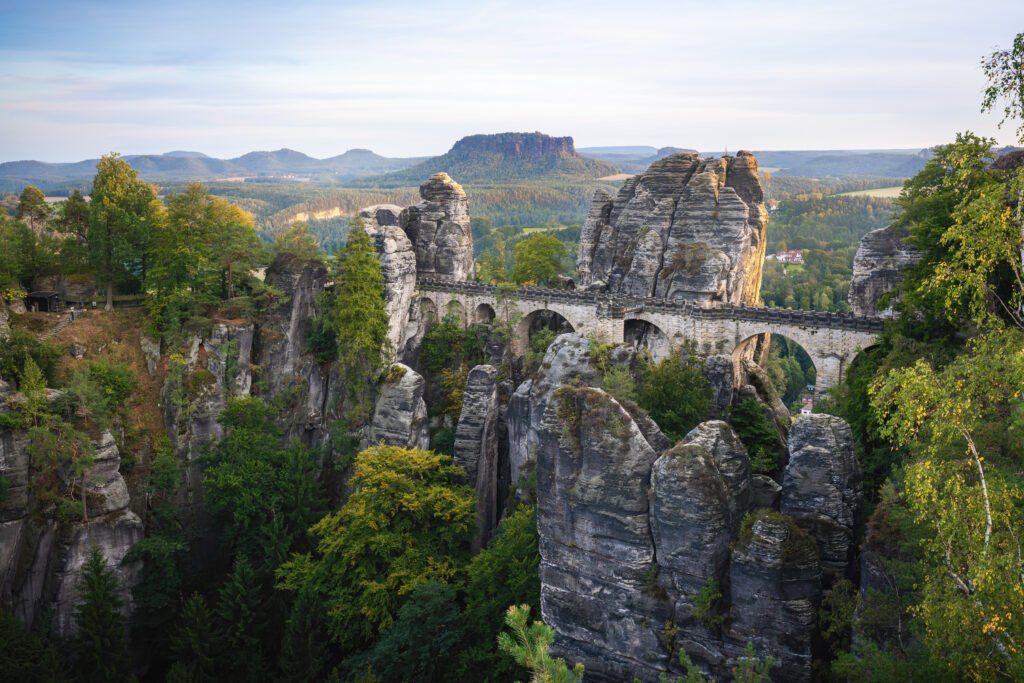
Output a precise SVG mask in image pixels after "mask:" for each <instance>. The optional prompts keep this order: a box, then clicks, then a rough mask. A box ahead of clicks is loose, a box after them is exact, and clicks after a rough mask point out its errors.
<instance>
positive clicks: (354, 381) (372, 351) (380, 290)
mask: <svg viewBox="0 0 1024 683" xmlns="http://www.w3.org/2000/svg"><path fill="white" fill-rule="evenodd" d="M334 291H335V293H336V298H335V304H334V311H333V314H332V316H331V320H332V323H333V327H334V329H335V331H336V333H337V336H338V366H339V369H340V370H341V373H342V377H344V378H345V386H346V387H347V388H348V398H349V400H350V401H351V402H352V406H353V408H354V409H355V411H356V413H357V417H359V413H360V412H361V411H362V410H363V409H365V408H366V405H367V404H368V402H369V396H368V394H367V388H368V387H371V386H373V384H374V383H375V382H376V379H377V376H378V375H379V374H380V370H381V368H382V367H383V366H384V363H385V362H386V360H387V356H388V353H389V350H388V315H387V310H386V309H385V307H384V274H383V273H382V272H381V268H380V261H379V260H378V259H377V251H376V249H374V246H373V242H372V241H371V240H370V236H369V235H368V234H367V233H366V228H365V226H364V224H363V221H362V219H361V218H359V217H358V216H356V218H354V219H353V221H352V227H351V229H350V230H349V233H348V242H347V243H346V244H345V248H344V249H343V250H342V252H341V255H340V256H339V258H338V270H337V274H336V275H335V278H334Z"/></svg>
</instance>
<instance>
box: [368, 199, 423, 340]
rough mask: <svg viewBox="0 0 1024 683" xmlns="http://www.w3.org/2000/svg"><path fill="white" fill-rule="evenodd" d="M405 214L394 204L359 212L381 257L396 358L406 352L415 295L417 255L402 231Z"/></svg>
mask: <svg viewBox="0 0 1024 683" xmlns="http://www.w3.org/2000/svg"><path fill="white" fill-rule="evenodd" d="M402 211H403V209H402V208H401V207H399V206H395V205H393V204H379V205H377V206H370V207H367V208H365V209H362V210H361V211H360V212H359V215H360V216H361V217H362V219H363V223H364V224H365V226H366V232H367V233H369V234H370V237H371V238H373V241H374V244H375V246H376V248H377V255H378V256H379V257H380V267H381V272H382V273H383V275H384V296H385V299H386V301H387V313H388V340H389V341H390V342H391V348H392V350H393V351H394V353H395V354H396V355H397V354H401V352H402V350H403V349H404V348H405V341H406V338H407V336H408V334H409V331H408V330H407V328H408V327H409V311H410V309H411V308H412V304H413V301H414V295H415V293H416V253H415V251H414V250H413V246H412V242H411V241H410V240H409V237H408V236H407V235H406V234H405V231H404V230H402V228H401V225H400V219H401V215H402Z"/></svg>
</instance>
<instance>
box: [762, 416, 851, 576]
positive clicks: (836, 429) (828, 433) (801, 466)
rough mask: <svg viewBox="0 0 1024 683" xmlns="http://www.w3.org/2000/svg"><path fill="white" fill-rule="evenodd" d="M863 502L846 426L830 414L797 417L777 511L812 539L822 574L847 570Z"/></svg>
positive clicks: (848, 427)
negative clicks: (804, 530) (792, 520)
mask: <svg viewBox="0 0 1024 683" xmlns="http://www.w3.org/2000/svg"><path fill="white" fill-rule="evenodd" d="M863 498H864V491H863V480H862V476H861V469H860V463H858V462H857V456H856V454H855V453H854V450H853V434H852V432H851V431H850V426H849V425H848V424H846V421H845V420H843V419H841V418H838V417H835V416H832V415H821V414H814V415H801V416H800V418H799V419H798V420H797V421H796V422H795V423H794V424H793V426H792V428H791V429H790V430H789V464H787V465H786V470H785V474H784V476H783V480H782V498H781V501H780V509H781V511H782V512H784V513H786V514H787V515H790V516H791V517H793V518H794V519H796V521H797V523H798V524H800V525H801V526H802V527H804V528H805V529H807V530H808V531H809V532H810V534H811V536H813V537H814V538H815V540H816V541H817V543H818V548H819V550H820V552H821V564H822V568H823V569H824V570H825V571H826V572H829V573H831V574H835V575H841V574H842V573H843V572H844V571H845V570H846V569H847V568H848V565H849V562H850V560H851V555H852V551H853V542H854V527H855V523H856V519H857V516H858V514H859V513H860V508H861V504H862V502H863Z"/></svg>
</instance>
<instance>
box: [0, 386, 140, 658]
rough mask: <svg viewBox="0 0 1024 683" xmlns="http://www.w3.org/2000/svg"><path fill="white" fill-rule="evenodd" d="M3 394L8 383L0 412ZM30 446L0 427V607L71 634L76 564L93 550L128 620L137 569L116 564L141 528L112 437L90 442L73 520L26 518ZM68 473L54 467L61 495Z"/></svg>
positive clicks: (19, 433) (0, 389) (30, 503)
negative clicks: (2, 483) (83, 504)
mask: <svg viewBox="0 0 1024 683" xmlns="http://www.w3.org/2000/svg"><path fill="white" fill-rule="evenodd" d="M9 393H10V392H9V389H8V388H7V387H6V385H3V386H0V405H2V406H3V408H2V409H0V412H6V411H7V407H6V398H7V396H6V395H5V394H9ZM28 443H29V441H28V436H27V434H26V432H25V431H24V430H22V429H11V428H0V476H2V477H3V478H4V479H5V480H6V482H7V484H8V491H7V495H6V497H5V498H4V500H3V503H2V504H0V605H5V606H8V607H9V608H10V609H11V611H12V612H13V613H14V614H15V615H16V616H17V617H18V618H20V619H21V620H22V621H24V622H26V623H28V624H31V623H33V622H34V621H35V620H37V619H39V618H41V617H42V616H44V615H49V616H51V617H52V619H53V624H52V625H53V628H54V630H55V631H56V633H57V634H58V635H60V636H61V637H64V638H68V637H71V636H73V635H74V632H75V623H74V612H75V608H76V607H77V605H78V602H79V597H80V595H79V587H78V582H79V578H80V576H81V571H82V566H83V564H84V563H85V560H86V559H87V557H88V555H89V552H90V551H91V549H92V547H93V546H98V547H99V549H100V550H101V552H102V553H103V555H104V557H105V558H106V560H107V564H108V565H109V566H110V567H111V569H113V571H114V574H115V576H116V577H117V580H118V592H119V594H120V596H121V598H122V601H123V613H124V614H125V616H127V615H128V614H129V613H130V611H131V605H132V595H131V591H132V588H133V587H134V586H135V584H136V583H137V582H138V580H139V578H140V572H141V564H140V563H138V562H135V563H128V564H123V563H122V560H123V559H124V557H125V555H126V554H127V553H128V551H129V550H131V548H132V547H133V546H134V545H135V544H136V543H138V542H139V541H141V540H142V537H143V525H142V521H141V520H140V519H139V517H138V516H137V515H136V514H135V513H133V512H132V511H131V510H129V509H128V505H129V503H130V502H131V501H130V498H129V495H128V488H127V486H126V485H125V481H124V478H123V477H122V476H121V474H120V472H119V471H118V470H119V467H120V464H121V458H120V454H119V452H118V448H117V445H116V443H115V442H114V437H113V436H112V435H111V434H110V432H103V433H101V434H100V435H99V437H98V438H97V439H95V440H94V441H93V444H92V446H93V448H94V449H95V456H94V461H93V464H92V465H91V466H90V467H89V469H88V470H87V472H86V475H85V482H86V484H85V488H86V492H87V513H88V521H75V522H68V521H65V522H59V521H57V520H56V519H54V518H53V517H52V516H49V515H48V516H43V515H40V514H32V511H33V509H34V506H36V505H37V503H36V502H35V500H34V498H33V494H32V487H31V486H30V474H31V471H32V469H31V456H30V455H29V453H28ZM68 474H69V473H68V472H66V471H63V470H61V469H58V477H60V486H61V487H62V490H63V491H65V492H67V491H68V490H69V489H68V488H67V487H68V486H69V485H70V481H69V480H68V479H67V476H68Z"/></svg>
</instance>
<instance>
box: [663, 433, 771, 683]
mask: <svg viewBox="0 0 1024 683" xmlns="http://www.w3.org/2000/svg"><path fill="white" fill-rule="evenodd" d="M651 489H652V496H651V503H650V510H651V530H652V531H653V534H654V545H655V552H656V559H657V567H658V570H659V577H660V578H662V579H664V580H665V581H667V582H668V586H667V591H668V595H669V599H670V600H671V608H672V614H673V623H674V624H675V625H676V627H678V628H679V637H680V639H681V641H682V645H683V646H684V647H685V648H686V649H687V650H688V651H690V652H692V653H693V655H692V658H693V659H694V661H695V662H697V663H699V664H703V665H705V666H706V667H707V668H708V669H711V670H716V669H720V668H721V667H722V666H723V664H724V655H723V654H722V648H721V639H720V637H719V635H718V634H717V633H716V632H714V631H713V630H711V629H709V628H708V625H707V624H706V623H702V622H701V621H700V620H699V619H696V618H695V617H694V616H693V612H694V607H695V600H696V598H697V596H698V595H699V594H700V593H701V592H702V591H703V590H704V589H705V588H706V587H707V586H709V585H710V582H711V581H715V582H717V585H719V586H725V585H727V582H726V575H727V571H728V566H729V550H730V546H731V544H732V540H733V539H734V538H735V537H736V532H737V530H738V529H739V526H740V520H741V519H742V518H743V515H744V514H746V512H747V510H748V509H749V507H750V501H751V480H750V458H748V457H747V452H746V449H745V448H744V447H743V444H742V443H740V440H739V437H737V436H736V434H735V433H734V432H733V430H732V428H731V427H729V425H728V424H726V423H725V422H721V421H711V422H704V423H702V424H700V425H698V426H697V427H696V428H694V429H693V431H691V432H690V433H689V434H687V435H686V437H685V438H684V439H683V440H682V441H681V442H680V443H679V444H677V445H676V446H675V447H674V448H671V449H669V450H668V451H665V452H664V453H662V455H661V456H660V457H659V458H658V459H657V461H656V462H655V463H654V467H653V469H652V471H651Z"/></svg>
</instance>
